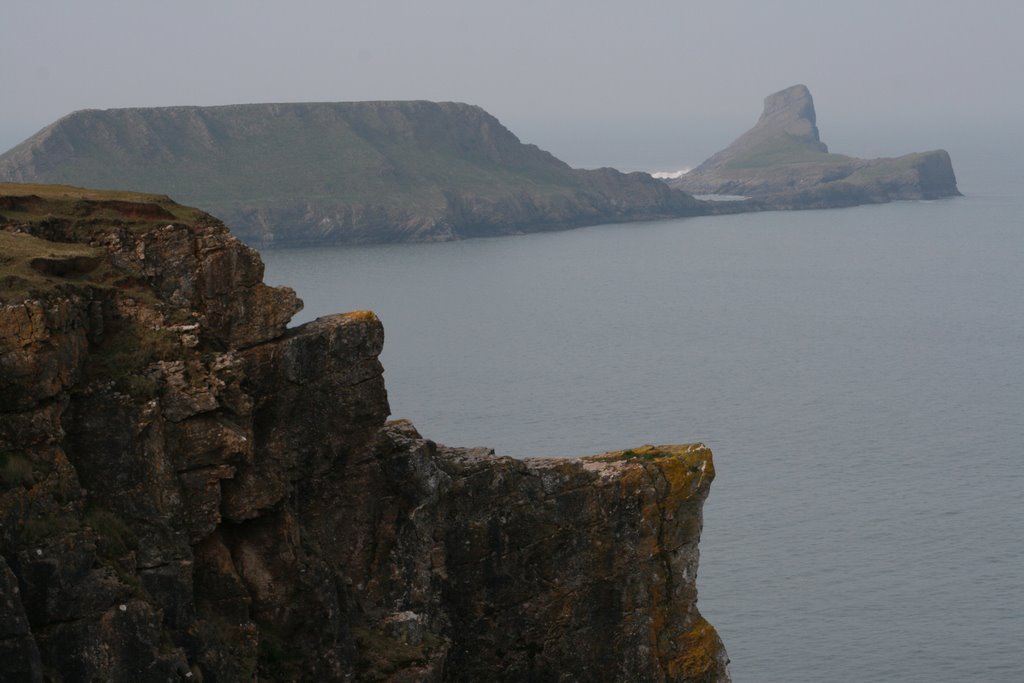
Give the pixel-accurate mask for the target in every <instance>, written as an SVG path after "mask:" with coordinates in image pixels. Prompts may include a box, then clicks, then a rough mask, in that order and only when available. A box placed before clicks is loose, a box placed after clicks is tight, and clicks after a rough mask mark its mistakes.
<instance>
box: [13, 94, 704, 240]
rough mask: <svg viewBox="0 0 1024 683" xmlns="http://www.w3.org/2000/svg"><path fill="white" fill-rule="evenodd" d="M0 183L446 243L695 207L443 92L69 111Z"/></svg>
mask: <svg viewBox="0 0 1024 683" xmlns="http://www.w3.org/2000/svg"><path fill="white" fill-rule="evenodd" d="M0 181H12V182H33V183H66V184H71V185H78V186H83V187H96V188H108V189H129V190H139V191H143V192H158V193H161V194H169V195H171V196H173V197H174V198H175V199H176V200H177V201H180V202H184V203H187V204H190V205H194V206H198V207H201V208H202V209H204V210H206V211H209V212H211V213H214V214H215V215H217V216H219V217H220V218H222V219H223V220H224V221H225V223H226V224H227V225H228V226H230V228H231V230H232V232H233V233H234V234H235V235H236V236H238V237H239V238H241V239H242V240H244V241H246V242H247V243H250V244H254V245H259V246H266V245H285V246H287V245H310V244H356V243H367V242H402V241H413V242H423V241H443V240H455V239H462V238H467V237H480V236H489V235H505V234H516V233H522V232H535V231H541V230H553V229H559V228H569V227H578V226H582V225H594V224H598V223H610V222H626V221H638V220H649V219H656V218H670V217H679V216H690V215H700V214H704V213H708V207H706V206H705V203H704V202H700V201H698V200H695V199H694V198H693V197H691V196H689V195H687V194H686V193H684V192H680V191H678V190H673V189H670V188H669V187H667V186H666V185H665V184H664V183H661V182H659V181H657V180H655V179H653V178H651V177H650V176H649V175H647V174H645V173H620V172H619V171H616V170H614V169H611V168H602V169H597V170H581V169H573V168H570V167H569V165H568V164H566V163H564V162H562V161H560V160H559V159H556V158H555V157H554V156H552V155H551V154H549V153H547V152H545V151H543V150H540V149H538V148H537V147H536V146H534V145H527V144H523V143H522V142H520V141H519V139H518V138H517V137H516V136H515V135H514V134H513V133H512V132H511V131H509V130H508V129H507V128H505V127H504V126H503V125H502V124H501V123H500V122H499V121H498V120H497V119H496V118H494V117H493V116H491V115H490V114H488V113H487V112H485V111H484V110H483V109H481V108H480V107H476V106H471V105H467V104H460V103H453V102H423V101H411V102H339V103H305V104H302V103H300V104H246V105H230V106H221V107H163V108H138V109H110V110H103V111H100V110H85V111H78V112H75V113H72V114H69V115H68V116H65V117H64V118H62V119H60V120H58V121H56V122H55V123H53V124H51V125H50V126H47V127H46V128H44V129H43V130H41V131H40V132H39V133H37V134H36V135H34V136H32V137H31V138H29V139H28V140H26V141H25V142H23V143H22V144H20V145H18V146H17V147H15V148H13V149H11V150H9V151H8V152H6V153H4V154H2V155H0Z"/></svg>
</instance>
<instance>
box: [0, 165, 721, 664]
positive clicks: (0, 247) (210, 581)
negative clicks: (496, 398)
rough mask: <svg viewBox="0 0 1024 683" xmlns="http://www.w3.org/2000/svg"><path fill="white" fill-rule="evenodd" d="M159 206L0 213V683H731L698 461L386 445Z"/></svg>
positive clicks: (242, 285) (350, 338)
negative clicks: (706, 585)
mask: <svg viewBox="0 0 1024 683" xmlns="http://www.w3.org/2000/svg"><path fill="white" fill-rule="evenodd" d="M262 270H263V267H262V263H261V261H260V259H259V256H258V255H257V254H256V252H255V251H253V250H252V249H250V248H249V247H246V246H245V245H243V244H242V243H240V242H239V241H238V240H236V239H235V238H234V237H233V236H232V235H231V234H230V233H229V232H228V230H227V229H226V228H225V226H224V225H223V224H222V223H221V222H220V221H218V220H216V219H214V218H212V217H211V216H209V215H208V214H206V213H204V212H202V211H198V210H195V209H188V208H185V207H182V206H180V205H178V204H175V203H173V202H171V201H170V200H168V199H167V198H166V197H160V196H152V195H137V194H128V193H115V192H99V191H85V190H77V189H74V188H67V187H53V186H18V185H0V679H3V680H12V681H14V680H17V681H69V682H71V681H94V680H103V681H132V682H138V681H184V680H191V681H205V682H207V683H209V682H212V681H230V682H232V683H234V682H237V681H253V680H265V681H294V680H302V681H395V682H397V681H484V680H487V681H524V680H530V681H567V680H571V681H595V682H596V681H727V680H728V673H727V670H726V663H727V658H726V655H725V651H724V649H723V647H722V643H721V641H720V640H719V638H718V635H717V634H716V633H715V631H714V629H713V628H712V627H711V626H710V625H709V624H708V623H707V622H706V621H705V620H704V619H703V618H702V617H701V616H700V614H699V612H698V611H697V607H696V600H697V593H696V587H695V580H696V573H697V562H698V540H699V538H700V532H701V508H702V504H703V501H704V499H705V497H706V496H707V494H708V489H709V486H710V483H711V480H712V478H713V476H714V468H713V465H712V459H711V453H710V452H709V451H708V449H707V448H705V447H704V446H702V445H700V444H694V445H683V446H657V447H655V446H644V447H638V448H635V449H633V450H629V451H621V452H616V453H608V454H604V455H600V456H591V457H585V458H569V459H548V460H529V459H528V460H517V459H512V458H508V457H496V456H495V455H494V454H493V452H491V451H488V450H486V449H480V448H449V447H445V446H441V445H439V444H437V443H435V442H433V441H431V440H429V439H426V438H424V437H422V436H421V435H419V434H418V433H417V432H416V430H415V429H414V428H413V427H412V425H410V424H408V423H407V422H403V421H397V422H387V421H386V419H387V417H388V413H389V408H388V401H387V395H386V392H385V388H384V382H383V377H382V369H381V365H380V363H379V362H378V359H377V356H378V354H379V353H380V350H381V346H382V343H383V330H382V328H381V325H380V322H379V321H378V320H377V318H376V317H375V316H374V315H373V314H372V313H369V312H355V313H347V314H342V315H333V316H328V317H324V318H320V319H318V320H316V321H314V322H311V323H307V324H305V325H301V326H298V327H295V328H291V329H289V328H287V323H288V320H289V319H290V318H291V316H292V315H293V314H294V313H295V312H296V311H297V310H298V309H299V307H300V306H301V302H300V301H299V300H298V299H297V298H296V296H295V294H294V292H292V291H291V290H289V289H286V288H273V287H268V286H266V285H264V284H263V283H262Z"/></svg>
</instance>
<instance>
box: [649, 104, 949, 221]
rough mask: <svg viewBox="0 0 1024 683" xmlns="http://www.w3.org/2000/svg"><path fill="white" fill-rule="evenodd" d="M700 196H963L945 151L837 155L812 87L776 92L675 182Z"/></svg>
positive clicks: (763, 202) (806, 203)
mask: <svg viewBox="0 0 1024 683" xmlns="http://www.w3.org/2000/svg"><path fill="white" fill-rule="evenodd" d="M669 184H670V185H671V186H672V187H675V188H678V189H682V190H685V191H687V192H692V193H695V194H718V195H742V196H745V197H750V198H751V200H752V201H751V204H752V206H761V207H763V208H779V209H805V208H831V207H838V206H852V205H855V204H873V203H881V202H888V201H892V200H896V199H937V198H939V197H953V196H959V194H960V192H959V191H958V190H957V187H956V177H955V175H954V174H953V166H952V163H951V161H950V158H949V154H948V153H947V152H946V151H945V150H935V151H932V152H921V153H917V154H908V155H906V156H901V157H897V158H894V159H856V158H854V157H848V156H844V155H842V154H832V153H830V152H829V151H828V147H827V146H826V145H825V143H823V142H822V141H821V139H820V137H819V135H818V127H817V117H816V115H815V112H814V102H813V100H812V99H811V93H810V91H809V90H808V89H807V87H806V86H803V85H794V86H792V87H790V88H786V89H785V90H781V91H779V92H777V93H774V94H772V95H769V96H768V97H766V98H765V100H764V110H763V112H762V113H761V117H760V118H759V119H758V121H757V124H756V125H755V126H754V127H753V128H751V129H750V130H748V131H747V132H746V133H744V134H743V135H741V136H740V137H739V138H737V139H736V140H735V141H734V142H733V143H732V144H731V145H729V146H728V147H727V148H725V149H723V150H722V151H720V152H718V153H716V154H714V155H713V156H711V157H710V158H709V159H707V160H706V161H705V162H704V163H702V164H701V165H700V166H698V167H697V168H695V169H694V170H693V171H691V172H689V173H687V174H686V175H683V176H682V177H680V178H677V179H673V180H670V181H669Z"/></svg>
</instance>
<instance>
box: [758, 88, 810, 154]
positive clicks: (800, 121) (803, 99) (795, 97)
mask: <svg viewBox="0 0 1024 683" xmlns="http://www.w3.org/2000/svg"><path fill="white" fill-rule="evenodd" d="M815 123H816V118H815V114H814V100H813V99H812V98H811V91H810V90H808V89H807V86H806V85H793V86H790V87H788V88H786V89H785V90H780V91H779V92H777V93H772V94H771V95H769V96H768V97H766V98H764V111H762V112H761V118H760V119H758V121H757V126H756V127H755V129H757V128H760V129H768V130H772V131H773V132H780V133H786V134H788V135H792V136H793V137H797V138H805V139H810V140H812V141H814V142H820V141H821V139H820V138H819V137H818V128H817V126H816V125H815Z"/></svg>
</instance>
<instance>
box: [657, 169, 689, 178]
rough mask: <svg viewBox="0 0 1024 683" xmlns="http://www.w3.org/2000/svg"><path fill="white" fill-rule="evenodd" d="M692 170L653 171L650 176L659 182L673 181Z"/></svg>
mask: <svg viewBox="0 0 1024 683" xmlns="http://www.w3.org/2000/svg"><path fill="white" fill-rule="evenodd" d="M692 170H693V169H692V168H681V169H679V170H678V171H655V172H654V173H652V174H651V177H652V178H658V179H659V180H673V179H675V178H682V177H683V176H684V175H686V174H687V173H689V172H690V171H692Z"/></svg>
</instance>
